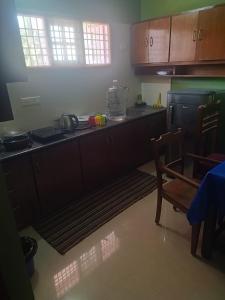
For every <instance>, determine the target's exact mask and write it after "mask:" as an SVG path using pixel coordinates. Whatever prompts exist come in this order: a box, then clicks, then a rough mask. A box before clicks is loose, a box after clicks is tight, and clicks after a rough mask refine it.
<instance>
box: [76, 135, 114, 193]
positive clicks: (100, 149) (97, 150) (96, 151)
mask: <svg viewBox="0 0 225 300" xmlns="http://www.w3.org/2000/svg"><path fill="white" fill-rule="evenodd" d="M107 132H108V130H102V131H99V132H96V133H93V134H91V135H89V136H84V137H82V138H81V139H80V151H81V162H82V170H83V176H84V184H85V190H91V189H93V188H95V187H97V186H99V185H101V184H102V183H104V182H106V181H107V180H109V179H110V177H111V175H112V174H111V165H110V153H109V151H110V147H109V137H108V134H107Z"/></svg>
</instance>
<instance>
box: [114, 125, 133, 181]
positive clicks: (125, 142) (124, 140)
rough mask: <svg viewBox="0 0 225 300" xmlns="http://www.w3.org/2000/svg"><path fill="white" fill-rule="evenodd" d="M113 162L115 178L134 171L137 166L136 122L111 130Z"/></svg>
mask: <svg viewBox="0 0 225 300" xmlns="http://www.w3.org/2000/svg"><path fill="white" fill-rule="evenodd" d="M109 134H110V137H111V143H112V146H111V149H112V150H111V160H112V168H113V169H112V170H113V174H114V176H116V175H120V174H122V173H125V172H127V171H129V170H132V169H133V168H134V167H135V166H136V149H137V148H138V147H139V145H138V144H137V132H136V122H131V123H127V124H122V125H120V126H117V127H114V128H112V129H110V133H109Z"/></svg>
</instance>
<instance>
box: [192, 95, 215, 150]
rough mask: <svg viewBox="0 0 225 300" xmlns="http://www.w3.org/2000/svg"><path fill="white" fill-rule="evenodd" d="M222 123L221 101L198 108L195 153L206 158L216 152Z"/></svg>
mask: <svg viewBox="0 0 225 300" xmlns="http://www.w3.org/2000/svg"><path fill="white" fill-rule="evenodd" d="M219 121H220V101H218V102H216V103H214V104H209V105H200V106H199V107H198V115H197V128H196V137H195V138H196V142H195V153H196V154H198V155H202V156H206V155H208V154H210V153H212V152H215V151H216V148H217V142H218V131H219Z"/></svg>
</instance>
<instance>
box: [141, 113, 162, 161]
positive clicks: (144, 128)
mask: <svg viewBox="0 0 225 300" xmlns="http://www.w3.org/2000/svg"><path fill="white" fill-rule="evenodd" d="M137 129H138V135H137V143H138V145H140V147H138V149H137V156H138V157H139V162H138V164H139V165H140V164H143V163H145V162H147V161H150V160H152V159H153V153H152V149H151V139H152V138H154V137H159V136H160V135H161V134H163V133H165V132H166V112H162V113H159V114H155V115H152V116H151V117H146V118H143V119H140V120H139V121H138V124H137Z"/></svg>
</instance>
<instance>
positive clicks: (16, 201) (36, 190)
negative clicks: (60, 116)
mask: <svg viewBox="0 0 225 300" xmlns="http://www.w3.org/2000/svg"><path fill="white" fill-rule="evenodd" d="M165 130H166V111H162V112H159V113H157V114H153V115H149V116H145V117H142V118H140V119H136V120H132V121H130V122H125V123H118V125H116V126H109V127H108V128H105V129H103V130H96V131H93V132H92V133H90V134H88V135H83V136H80V137H78V138H77V139H75V140H72V141H64V142H63V141H62V143H59V144H55V145H51V146H49V147H46V148H43V149H40V150H37V151H35V152H33V153H27V154H23V156H20V157H15V158H13V159H10V160H7V161H3V162H2V165H3V170H4V172H5V175H6V182H7V186H8V193H9V198H10V201H11V204H12V208H13V210H14V214H15V218H16V223H17V226H18V228H19V229H21V228H23V227H25V226H28V225H31V224H33V223H35V222H36V221H37V220H39V219H40V218H41V217H44V216H48V215H51V214H52V213H53V212H54V211H55V210H57V209H60V208H62V207H64V206H65V205H66V204H67V203H69V202H72V201H76V200H77V199H79V198H80V196H81V195H82V194H85V192H87V191H89V190H93V189H95V188H97V187H98V186H101V185H103V184H104V183H106V182H108V181H110V180H111V179H113V178H116V177H118V176H120V175H122V174H124V173H126V172H128V171H129V170H132V169H135V168H136V167H137V166H140V165H141V164H143V163H145V162H147V161H149V160H151V159H152V153H151V143H150V141H151V138H152V137H158V136H159V135H160V134H162V133H163V132H165Z"/></svg>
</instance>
